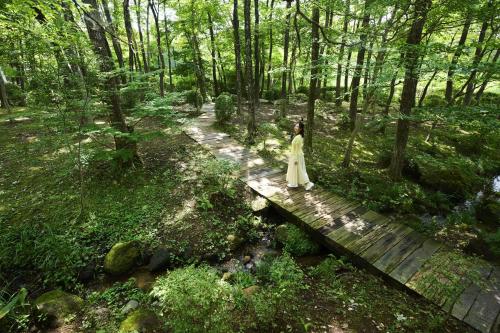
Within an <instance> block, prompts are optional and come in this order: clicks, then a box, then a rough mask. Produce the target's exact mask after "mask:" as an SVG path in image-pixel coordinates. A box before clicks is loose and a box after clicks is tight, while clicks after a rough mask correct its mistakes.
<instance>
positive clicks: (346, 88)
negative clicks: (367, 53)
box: [344, 48, 352, 102]
mask: <svg viewBox="0 0 500 333" xmlns="http://www.w3.org/2000/svg"><path fill="white" fill-rule="evenodd" d="M351 50H352V49H351V48H349V51H348V52H347V60H346V64H345V73H344V101H345V102H349V69H350V67H351V56H352V51H351Z"/></svg>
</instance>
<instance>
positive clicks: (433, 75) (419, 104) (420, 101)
mask: <svg viewBox="0 0 500 333" xmlns="http://www.w3.org/2000/svg"><path fill="white" fill-rule="evenodd" d="M437 73H438V70H437V69H436V70H435V71H434V73H432V76H431V78H430V79H429V81H427V83H426V84H425V87H424V90H423V91H422V95H420V98H419V99H418V104H417V105H418V107H421V106H422V105H423V104H424V99H425V96H426V95H427V90H428V89H429V87H430V85H431V83H432V81H433V80H434V77H435V76H436V74H437Z"/></svg>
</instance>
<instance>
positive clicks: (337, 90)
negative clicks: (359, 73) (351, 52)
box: [335, 0, 351, 106]
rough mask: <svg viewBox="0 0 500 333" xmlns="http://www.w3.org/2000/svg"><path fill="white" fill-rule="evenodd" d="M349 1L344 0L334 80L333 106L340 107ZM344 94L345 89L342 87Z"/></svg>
mask: <svg viewBox="0 0 500 333" xmlns="http://www.w3.org/2000/svg"><path fill="white" fill-rule="evenodd" d="M350 6H351V3H350V0H346V5H345V13H344V26H343V29H342V41H341V44H340V51H339V60H338V62H337V77H336V78H335V79H336V81H335V105H336V106H341V105H342V97H341V92H340V85H341V83H342V60H343V59H344V50H345V43H346V39H347V28H348V27H349V12H350ZM344 92H345V87H344Z"/></svg>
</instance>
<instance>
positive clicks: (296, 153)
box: [286, 134, 309, 187]
mask: <svg viewBox="0 0 500 333" xmlns="http://www.w3.org/2000/svg"><path fill="white" fill-rule="evenodd" d="M303 146H304V139H303V138H302V135H300V134H298V135H295V137H294V138H293V140H292V145H291V149H290V156H289V158H288V170H287V173H286V181H287V183H288V186H289V187H297V186H299V185H305V184H307V183H309V176H308V175H307V171H306V163H305V161H304V152H303V151H302V147H303ZM295 162H297V163H295Z"/></svg>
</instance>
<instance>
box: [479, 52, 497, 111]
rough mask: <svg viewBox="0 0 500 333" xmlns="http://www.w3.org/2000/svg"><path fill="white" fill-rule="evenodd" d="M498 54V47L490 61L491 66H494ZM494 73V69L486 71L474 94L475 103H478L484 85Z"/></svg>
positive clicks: (484, 87)
mask: <svg viewBox="0 0 500 333" xmlns="http://www.w3.org/2000/svg"><path fill="white" fill-rule="evenodd" d="M499 55H500V49H497V50H496V52H495V56H494V57H493V61H492V62H491V64H492V66H495V64H496V62H497V61H498V56H499ZM493 68H494V67H493ZM494 73H495V70H494V69H492V70H491V71H489V72H487V73H486V75H485V77H484V79H483V83H482V84H481V86H480V87H479V89H478V91H477V93H476V96H475V100H476V102H475V103H476V105H479V101H480V100H481V96H482V95H483V92H484V89H486V85H487V84H488V82H490V79H491V77H492V76H493V75H494Z"/></svg>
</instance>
